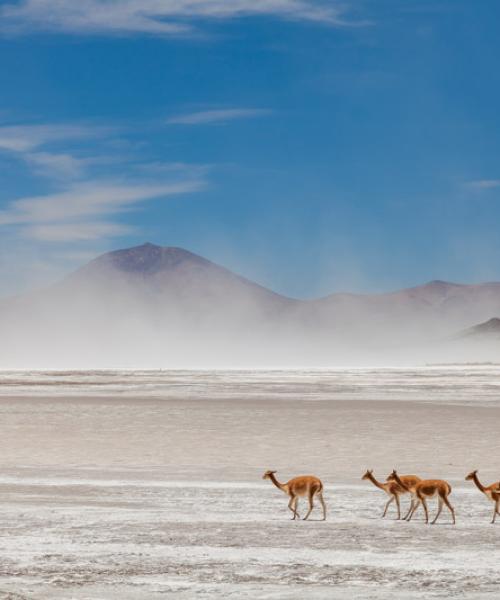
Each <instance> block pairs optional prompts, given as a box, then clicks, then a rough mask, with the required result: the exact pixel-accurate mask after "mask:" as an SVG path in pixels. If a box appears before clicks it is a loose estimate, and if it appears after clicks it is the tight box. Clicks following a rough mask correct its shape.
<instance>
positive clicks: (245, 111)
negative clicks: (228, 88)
mask: <svg viewBox="0 0 500 600" xmlns="http://www.w3.org/2000/svg"><path fill="white" fill-rule="evenodd" d="M270 112H271V111H270V110H268V109H263V108H224V109H214V110H202V111H198V112H192V113H188V114H184V115H177V116H175V117H171V118H170V119H168V120H167V123H168V124H169V125H205V124H209V123H226V122H227V121H234V120H236V119H250V118H253V117H261V116H264V115H268V114H269V113H270Z"/></svg>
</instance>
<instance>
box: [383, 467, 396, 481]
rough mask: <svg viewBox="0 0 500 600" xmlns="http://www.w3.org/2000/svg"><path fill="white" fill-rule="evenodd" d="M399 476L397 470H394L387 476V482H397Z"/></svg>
mask: <svg viewBox="0 0 500 600" xmlns="http://www.w3.org/2000/svg"><path fill="white" fill-rule="evenodd" d="M397 475H398V473H397V471H396V469H393V470H392V473H391V474H390V475H387V479H386V481H396V477H397Z"/></svg>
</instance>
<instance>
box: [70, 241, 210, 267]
mask: <svg viewBox="0 0 500 600" xmlns="http://www.w3.org/2000/svg"><path fill="white" fill-rule="evenodd" d="M211 264H212V263H211V262H210V261H208V260H206V259H205V258H202V257H201V256H198V255H197V254H193V253H192V252H189V251H188V250H184V248H177V247H176V246H158V245H156V244H152V243H150V242H146V243H144V244H142V245H140V246H133V247H132V248H124V249H121V250H114V251H112V252H108V253H106V254H102V255H101V256H98V257H97V258H96V259H94V260H93V261H91V262H90V263H89V264H88V265H86V266H85V267H83V269H81V270H80V272H81V271H82V270H83V271H87V272H88V271H97V272H100V271H106V270H108V269H113V270H115V271H121V272H123V273H136V274H141V273H142V274H146V273H149V274H151V273H157V272H159V271H163V270H167V269H171V268H174V267H179V266H183V265H191V266H192V265H197V266H208V265H211Z"/></svg>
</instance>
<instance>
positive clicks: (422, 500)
mask: <svg viewBox="0 0 500 600" xmlns="http://www.w3.org/2000/svg"><path fill="white" fill-rule="evenodd" d="M420 502H421V503H422V506H423V507H424V511H425V522H426V524H427V525H428V524H429V508H428V507H427V502H426V500H425V498H420Z"/></svg>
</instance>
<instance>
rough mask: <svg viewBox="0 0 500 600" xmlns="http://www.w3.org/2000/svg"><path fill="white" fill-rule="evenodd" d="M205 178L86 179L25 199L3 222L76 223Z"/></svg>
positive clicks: (1, 215) (0, 215)
mask: <svg viewBox="0 0 500 600" xmlns="http://www.w3.org/2000/svg"><path fill="white" fill-rule="evenodd" d="M202 185H203V183H202V182H201V181H183V182H176V183H166V184H155V185H147V184H142V185H141V184H137V185H133V184H127V183H118V184H114V183H103V182H85V183H81V184H77V185H73V186H72V187H70V189H68V190H66V191H64V192H59V193H56V194H48V195H45V196H33V197H28V198H21V199H19V200H15V201H13V202H11V203H10V204H9V205H8V206H7V208H6V209H5V210H2V211H0V226H1V225H22V224H35V223H57V222H74V221H75V219H88V218H91V217H96V216H104V215H112V214H116V213H120V212H123V211H124V210H127V209H128V208H130V207H131V206H133V205H134V204H138V203H141V202H144V201H146V200H150V199H153V198H160V197H165V196H172V195H177V194H186V193H189V192H194V191H197V190H199V189H200V188H201V186H202Z"/></svg>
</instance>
